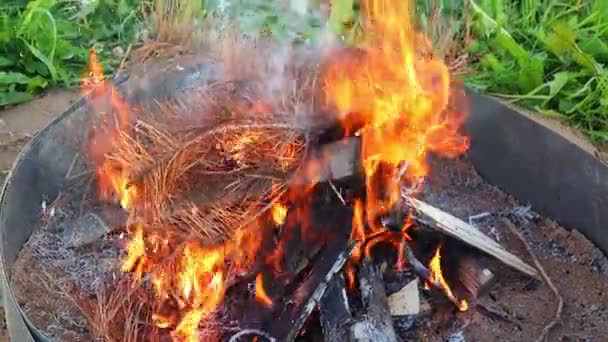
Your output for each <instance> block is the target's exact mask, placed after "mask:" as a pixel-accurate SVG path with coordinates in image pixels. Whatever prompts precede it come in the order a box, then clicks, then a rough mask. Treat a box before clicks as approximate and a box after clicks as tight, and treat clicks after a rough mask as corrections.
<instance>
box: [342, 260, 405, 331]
mask: <svg viewBox="0 0 608 342" xmlns="http://www.w3.org/2000/svg"><path fill="white" fill-rule="evenodd" d="M359 282H360V284H361V285H360V288H361V300H362V302H363V305H364V307H365V308H366V313H365V314H364V315H363V317H362V318H361V319H359V320H358V321H357V322H356V323H355V324H353V325H352V327H351V337H352V338H353V340H355V341H370V342H372V341H373V342H396V341H397V335H396V334H395V330H394V328H393V320H392V318H391V313H390V309H389V307H388V300H387V298H386V291H385V290H384V282H383V280H382V276H381V273H380V271H379V270H378V268H377V267H376V266H375V265H374V264H373V263H372V262H371V261H370V260H369V259H365V260H364V261H363V263H362V265H361V269H360V271H359Z"/></svg>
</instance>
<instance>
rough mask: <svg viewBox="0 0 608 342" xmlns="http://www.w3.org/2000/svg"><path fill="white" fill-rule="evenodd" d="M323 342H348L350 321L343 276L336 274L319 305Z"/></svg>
mask: <svg viewBox="0 0 608 342" xmlns="http://www.w3.org/2000/svg"><path fill="white" fill-rule="evenodd" d="M319 308H320V311H321V328H322V330H323V336H324V339H325V342H343V341H349V331H348V326H347V324H348V322H349V321H350V320H351V319H352V316H351V312H350V306H349V304H348V296H347V295H346V287H345V281H344V276H343V275H342V274H341V273H339V274H336V275H335V276H334V277H333V279H332V280H331V282H330V283H329V285H328V286H327V290H326V291H325V295H324V296H323V298H322V299H321V302H320V303H319Z"/></svg>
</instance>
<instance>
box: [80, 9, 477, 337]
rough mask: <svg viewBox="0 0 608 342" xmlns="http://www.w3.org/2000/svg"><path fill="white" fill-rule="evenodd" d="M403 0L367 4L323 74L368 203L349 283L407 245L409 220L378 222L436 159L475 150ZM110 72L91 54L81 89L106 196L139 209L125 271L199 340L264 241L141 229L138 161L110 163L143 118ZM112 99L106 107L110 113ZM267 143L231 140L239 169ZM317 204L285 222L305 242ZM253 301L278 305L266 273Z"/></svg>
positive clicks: (445, 75)
mask: <svg viewBox="0 0 608 342" xmlns="http://www.w3.org/2000/svg"><path fill="white" fill-rule="evenodd" d="M407 4H408V2H407V1H406V2H405V4H404V2H403V1H397V0H385V1H382V0H362V4H361V5H362V9H363V10H364V11H365V14H366V15H365V22H364V30H363V32H364V34H365V35H364V37H363V46H364V48H362V49H359V50H355V51H353V50H347V51H345V50H341V51H340V53H337V54H333V55H330V56H328V58H327V60H326V61H325V63H324V66H325V68H324V69H323V70H322V71H323V75H322V84H323V91H324V95H325V99H326V101H327V104H328V105H329V106H330V107H333V108H334V109H335V110H336V111H337V112H339V114H340V115H341V116H340V118H341V119H340V120H341V125H342V126H343V127H344V128H345V130H346V131H347V134H350V135H357V136H360V138H361V156H360V158H361V162H362V166H363V169H364V172H365V182H366V196H365V198H364V199H360V200H357V201H355V202H354V213H353V222H352V223H353V225H352V227H353V229H352V235H351V239H352V240H355V241H358V242H359V243H358V247H359V248H357V249H356V250H355V253H354V255H353V258H352V260H351V261H349V263H348V264H347V265H348V266H347V277H348V280H349V284H353V283H354V276H355V273H354V267H353V266H354V264H355V263H356V262H358V261H359V260H360V258H361V257H362V256H363V255H364V254H365V253H369V249H370V248H371V247H372V246H373V245H374V244H376V243H378V242H380V241H389V242H391V243H392V244H393V245H395V247H397V248H398V247H399V246H400V243H402V242H403V241H407V240H410V238H409V236H408V234H407V230H408V228H409V227H410V226H411V225H412V221H411V218H410V217H406V218H405V219H404V221H403V222H397V223H395V224H398V225H400V226H401V231H400V232H396V234H395V232H389V231H388V230H387V228H385V227H384V226H383V225H382V224H379V223H378V222H379V220H378V218H379V216H382V215H385V214H386V213H387V212H389V211H390V210H391V208H393V206H395V205H396V204H398V203H399V201H400V199H401V195H402V186H403V185H404V184H405V185H407V186H409V187H410V188H411V189H413V191H416V190H418V186H419V185H420V184H422V180H423V179H424V177H425V176H426V175H427V173H428V172H429V167H428V165H427V163H426V160H427V156H428V153H429V152H433V153H436V154H439V155H442V156H448V157H453V156H458V155H460V154H462V153H464V152H465V151H466V149H467V148H468V140H467V139H466V138H465V137H463V136H461V135H460V133H459V132H458V130H459V128H460V126H461V124H462V120H463V119H464V118H463V116H462V115H460V114H461V113H454V112H452V110H451V108H450V101H452V102H453V101H454V99H453V98H452V97H451V96H452V95H451V94H452V90H451V88H450V83H451V80H450V75H449V72H448V68H447V66H446V65H445V64H444V62H443V61H442V60H441V59H439V58H436V57H434V56H432V54H430V52H431V51H432V49H431V44H430V42H429V41H428V39H427V38H426V37H424V36H422V35H421V34H418V33H416V32H415V31H414V28H413V25H412V21H411V20H410V19H411V18H410V9H409V7H408V5H407ZM344 55H346V58H345V56H344ZM102 71H103V68H102V66H101V63H100V62H99V60H98V57H97V55H96V54H95V52H94V51H93V50H91V55H90V67H89V72H88V74H87V76H86V77H85V81H84V82H83V87H82V88H83V91H85V92H87V93H88V94H91V95H90V103H91V105H92V106H93V107H94V108H93V109H96V108H97V107H96V106H100V107H99V108H103V109H104V110H99V112H101V113H102V117H101V118H100V124H99V125H98V126H99V127H96V129H95V130H93V134H92V135H91V140H90V141H89V154H90V159H91V160H92V161H93V162H94V164H95V165H96V177H97V185H98V189H99V196H100V197H101V198H102V199H105V200H114V201H117V202H118V203H120V205H121V206H122V207H123V208H125V209H127V210H128V211H129V213H130V214H131V215H130V220H129V222H128V227H127V230H128V232H129V236H128V238H129V241H128V243H127V245H126V255H125V258H124V260H123V262H122V266H121V269H122V271H124V272H130V273H132V274H133V275H134V278H135V279H136V280H137V281H139V282H142V281H144V280H149V282H150V284H151V288H152V289H153V291H154V293H155V295H156V297H155V298H156V300H157V301H158V303H155V304H157V307H158V308H161V307H163V305H165V306H171V308H173V311H172V312H171V314H169V315H167V314H166V312H164V314H163V313H162V312H154V313H153V316H152V317H153V318H152V320H153V323H154V324H155V325H156V326H157V327H159V328H162V329H168V330H170V331H171V335H172V337H173V338H174V340H178V341H184V340H185V341H197V340H199V339H200V334H199V326H200V324H201V322H202V321H204V320H205V319H206V318H208V317H210V316H211V315H212V314H213V313H214V312H215V311H216V310H217V309H218V307H219V306H220V305H221V303H222V301H223V299H224V296H225V293H226V290H227V281H228V279H229V278H230V276H231V275H232V274H234V272H236V271H242V270H246V269H247V267H248V266H249V265H251V264H252V261H253V260H255V259H256V257H257V254H258V251H259V250H260V247H261V245H262V235H263V234H261V233H260V232H259V230H258V228H259V227H249V226H248V227H245V228H242V229H239V230H237V231H236V232H235V234H234V236H233V237H232V239H230V240H228V241H225V242H223V243H220V244H217V245H212V246H207V245H205V246H203V245H201V243H199V242H197V241H196V239H194V240H192V241H189V240H188V241H186V242H185V243H184V244H181V245H180V244H177V243H175V241H174V239H173V238H172V237H171V236H170V235H166V236H165V235H163V234H169V233H168V232H167V231H168V230H169V229H165V230H163V229H162V228H165V227H160V228H161V229H156V228H159V227H155V229H149V227H147V226H145V225H144V224H142V223H137V224H135V223H133V222H135V220H134V218H136V217H138V215H137V214H138V212H137V210H139V207H142V206H144V207H145V206H146V205H149V203H141V202H142V201H141V198H143V195H142V193H143V191H144V190H143V189H144V188H143V187H142V188H141V189H138V188H137V186H135V185H131V184H129V179H130V176H131V173H132V172H133V170H131V169H129V166H130V165H127V164H126V163H124V162H123V161H121V160H115V159H111V158H108V154H109V153H110V152H117V151H118V152H120V151H121V147H123V144H124V143H125V141H126V140H127V139H129V138H130V135H131V134H132V132H131V128H130V122H131V119H132V118H131V117H130V115H131V114H130V113H132V112H135V111H133V110H132V109H131V108H129V106H128V105H127V104H126V102H125V101H124V99H123V98H122V97H121V96H119V94H118V92H117V91H115V89H114V88H113V87H112V86H111V85H110V84H109V83H107V82H105V78H104V76H103V72H102ZM104 104H105V105H108V104H109V105H110V110H107V109H106V107H107V106H104ZM260 110H265V109H263V108H261V109H260ZM263 138H264V133H261V132H248V133H247V134H245V135H243V136H241V138H239V139H238V140H237V141H235V142H234V144H233V145H231V146H232V150H231V151H230V152H231V154H232V155H233V156H234V157H235V159H236V160H235V161H236V162H237V164H239V165H241V166H243V165H246V164H247V162H248V160H247V159H248V153H249V152H250V151H249V150H248V147H249V146H251V143H252V141H254V140H255V139H263ZM296 150H297V147H296V146H293V145H287V146H285V147H284V148H283V150H282V151H281V152H279V153H278V155H280V156H281V158H282V159H283V160H285V161H286V162H285V163H284V164H285V165H284V167H285V168H287V166H288V165H291V161H292V160H293V159H294V158H295V157H296V154H297V153H296V152H297V151H296ZM287 161H289V162H287ZM282 165H283V164H282ZM321 165H322V163H309V164H307V165H306V166H307V168H305V170H303V171H302V172H303V175H302V176H303V178H304V179H305V180H307V181H308V182H307V183H306V184H307V186H306V189H304V190H302V189H301V188H300V189H299V190H298V191H299V192H298V193H293V192H288V193H289V196H288V197H290V200H292V199H293V200H296V199H297V200H302V199H304V200H306V198H307V197H310V196H309V195H310V191H311V190H312V189H313V187H314V185H315V184H316V183H317V182H318V181H319V180H318V179H317V178H315V177H317V176H318V175H319V174H321V173H320V172H317V171H319V170H318V169H319V168H320V167H321ZM140 192H141V193H140ZM294 192H295V191H294ZM140 197H141V198H140ZM285 203H286V202H285ZM309 209H310V208H299V207H298V208H296V209H295V210H294V215H293V216H292V215H291V214H290V217H289V220H290V221H291V220H292V217H293V220H296V221H298V223H299V226H300V227H301V234H302V240H304V241H308V239H311V238H313V237H312V235H314V234H310V233H309V232H310V231H311V230H310V228H309V226H310V223H309V222H306V219H307V217H309V216H310V215H308V213H307V210H309ZM287 210H288V209H287V207H286V206H285V205H283V204H280V203H277V204H275V205H274V206H272V207H271V213H270V214H271V217H272V220H273V221H274V223H275V224H276V225H283V224H285V223H286V220H287V219H288V218H287ZM288 233H289V232H288ZM284 247H285V246H282V245H279V246H277V249H276V250H275V251H274V252H275V253H274V254H273V255H272V257H270V258H268V260H267V262H269V263H272V264H274V266H275V268H276V269H277V270H280V267H279V266H280V259H281V256H283V254H284V253H286V251H285V250H284ZM169 257H171V258H172V260H173V261H172V263H171V264H163V263H162V262H160V261H159V260H165V259H167V258H169ZM228 261H229V262H228ZM439 261H440V252H439V249H438V250H437V252H436V254H435V257H434V258H433V260H432V261H431V265H430V268H431V272H432V276H433V281H434V282H436V283H438V284H441V288H442V289H443V291H444V292H445V293H446V295H448V297H450V298H451V299H453V301H454V300H455V298H454V296H453V294H452V291H451V289H450V287H449V286H448V284H447V283H446V281H445V279H444V278H443V276H442V274H441V269H440V262H439ZM401 263H402V260H400V261H399V264H401ZM144 274H145V275H146V277H144ZM255 297H256V299H257V300H258V301H259V302H260V303H261V304H263V305H268V306H270V305H272V303H273V302H272V299H271V298H270V297H269V296H268V295H267V293H266V292H265V289H264V284H263V279H262V275H261V274H257V276H256V279H255ZM176 303H177V304H176ZM466 306H467V303H466V301H461V302H458V307H459V309H461V310H463V309H466Z"/></svg>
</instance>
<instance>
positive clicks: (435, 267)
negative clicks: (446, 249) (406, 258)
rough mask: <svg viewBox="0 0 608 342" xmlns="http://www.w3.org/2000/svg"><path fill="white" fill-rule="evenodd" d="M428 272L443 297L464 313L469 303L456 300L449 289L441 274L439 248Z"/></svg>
mask: <svg viewBox="0 0 608 342" xmlns="http://www.w3.org/2000/svg"><path fill="white" fill-rule="evenodd" d="M429 270H430V271H431V274H432V279H433V281H434V282H436V283H439V284H440V285H441V288H442V289H443V292H444V293H445V295H446V296H447V297H448V298H449V299H450V300H451V301H452V302H454V303H455V304H456V306H457V307H458V310H460V311H466V310H467V309H468V308H469V303H467V301H466V300H464V299H463V300H461V301H458V299H456V296H454V294H453V293H452V289H450V286H449V285H448V283H447V282H446V281H445V278H444V277H443V273H442V272H441V246H440V247H438V248H437V250H436V251H435V255H434V256H433V258H432V259H431V262H430V264H429Z"/></svg>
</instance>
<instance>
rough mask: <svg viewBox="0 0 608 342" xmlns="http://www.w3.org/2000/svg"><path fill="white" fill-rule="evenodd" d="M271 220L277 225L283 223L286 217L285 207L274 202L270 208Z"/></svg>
mask: <svg viewBox="0 0 608 342" xmlns="http://www.w3.org/2000/svg"><path fill="white" fill-rule="evenodd" d="M271 213H272V220H273V221H274V223H275V224H276V225H277V226H280V225H282V224H284V223H285V218H286V217H287V207H285V205H283V204H281V203H275V204H274V205H273V206H272V209H271Z"/></svg>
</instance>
